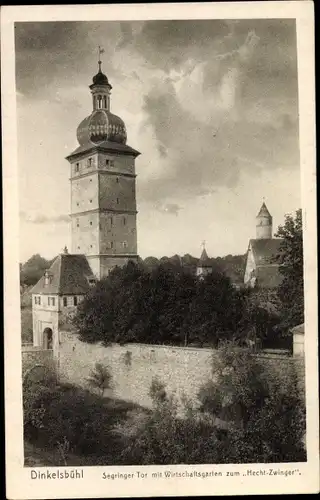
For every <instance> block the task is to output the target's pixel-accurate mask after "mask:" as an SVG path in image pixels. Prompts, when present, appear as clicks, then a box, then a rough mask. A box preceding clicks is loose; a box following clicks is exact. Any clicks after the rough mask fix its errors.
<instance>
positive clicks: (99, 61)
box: [98, 45, 104, 72]
mask: <svg viewBox="0 0 320 500" xmlns="http://www.w3.org/2000/svg"><path fill="white" fill-rule="evenodd" d="M103 53H104V49H102V48H101V47H100V45H99V47H98V54H99V60H98V65H99V72H101V59H100V57H101V54H103Z"/></svg>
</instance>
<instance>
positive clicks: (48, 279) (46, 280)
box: [44, 270, 52, 286]
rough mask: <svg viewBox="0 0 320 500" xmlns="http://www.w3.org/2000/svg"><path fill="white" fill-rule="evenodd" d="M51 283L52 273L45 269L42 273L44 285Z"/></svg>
mask: <svg viewBox="0 0 320 500" xmlns="http://www.w3.org/2000/svg"><path fill="white" fill-rule="evenodd" d="M51 283H52V275H51V274H50V273H49V271H48V270H47V271H45V273H44V286H48V285H51Z"/></svg>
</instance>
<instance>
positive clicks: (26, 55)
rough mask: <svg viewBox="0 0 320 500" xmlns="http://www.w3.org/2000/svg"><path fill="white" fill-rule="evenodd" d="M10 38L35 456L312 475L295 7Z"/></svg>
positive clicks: (63, 464)
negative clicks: (306, 469)
mask: <svg viewBox="0 0 320 500" xmlns="http://www.w3.org/2000/svg"><path fill="white" fill-rule="evenodd" d="M265 3H266V2H265ZM13 43H14V61H13V63H12V64H13V65H14V75H15V97H14V99H15V102H16V118H15V127H16V153H15V154H16V159H17V197H18V206H17V207H16V208H17V211H18V218H19V219H18V245H17V247H18V250H17V252H18V255H19V262H17V263H16V266H19V288H20V298H19V303H20V308H19V310H18V309H17V310H16V312H15V314H16V315H17V316H18V317H19V318H20V323H21V335H20V337H21V343H20V346H21V347H20V346H19V349H20V355H21V375H20V377H19V384H20V386H21V410H22V427H23V431H22V439H23V460H22V463H23V468H24V469H25V470H28V471H29V472H28V473H29V476H30V478H31V480H34V483H35V482H37V481H36V480H38V479H45V478H48V470H49V468H51V467H58V468H59V469H58V472H56V474H57V475H58V476H57V477H58V478H63V477H69V478H70V477H71V478H72V479H77V478H78V479H79V480H80V479H81V478H83V474H84V471H85V470H86V468H87V467H92V466H95V467H96V466H118V467H117V469H116V470H113V469H112V468H111V469H110V468H108V469H105V472H103V474H104V476H106V477H104V476H103V475H102V478H103V479H109V480H110V479H111V480H114V479H117V478H121V479H126V480H128V479H130V474H131V473H133V474H134V472H133V471H132V468H128V469H121V468H119V466H121V467H122V466H123V467H124V466H165V467H164V468H161V469H159V470H158V469H157V472H155V473H154V474H157V476H154V478H155V477H157V478H159V480H160V479H161V478H162V479H165V478H167V479H171V478H174V477H176V476H179V477H184V478H189V479H190V478H197V477H198V478H201V477H202V478H205V477H206V474H207V476H208V475H209V476H210V473H209V472H204V470H203V471H202V469H201V468H197V466H199V465H208V464H211V465H216V466H219V465H227V464H232V465H233V466H234V465H246V466H247V468H246V471H247V472H246V474H242V472H241V475H246V476H250V474H251V473H250V471H251V468H250V467H251V465H256V464H262V465H264V466H266V465H267V464H269V465H272V464H277V467H274V468H271V469H270V470H271V471H273V472H271V473H269V472H267V473H266V474H268V475H274V476H281V475H283V476H286V477H287V475H291V474H292V475H294V474H295V475H296V476H297V475H298V474H300V475H301V473H300V472H297V471H298V470H299V469H298V465H299V464H303V463H307V461H308V459H309V458H310V457H309V456H308V450H307V438H306V436H307V416H306V408H307V403H306V392H307V391H306V347H305V345H307V344H306V343H305V337H306V336H307V335H308V324H309V323H308V321H307V318H306V303H305V297H306V286H305V272H306V271H305V262H306V253H305V244H306V243H305V235H304V230H305V223H306V219H305V217H306V213H307V212H306V207H305V205H304V203H305V202H304V201H303V200H304V197H303V196H302V189H303V185H302V183H303V181H302V179H303V175H302V174H303V170H302V169H303V167H302V161H301V150H300V139H301V137H300V134H301V128H302V127H301V124H300V115H301V109H300V105H301V103H300V102H299V84H300V81H299V78H298V36H297V22H296V19H295V18H294V17H290V16H288V17H286V18H276V16H274V17H263V16H262V17H261V18H253V19H251V18H250V17H249V16H248V17H247V18H243V16H239V18H238V19H237V18H235V17H234V16H232V15H231V11H230V17H229V18H225V17H223V18H221V19H219V18H212V19H211V18H203V19H198V18H196V17H195V18H194V19H193V18H189V19H174V18H172V19H169V18H168V16H166V18H163V19H161V17H160V18H159V19H145V20H144V19H143V20H138V19H137V20H135V19H134V18H132V19H124V20H114V19H111V20H108V17H107V16H104V17H103V18H101V19H99V18H97V19H95V20H84V19H83V20H74V21H72V20H54V19H50V18H49V17H48V19H47V20H46V21H43V20H41V21H38V20H35V21H15V22H14V41H13ZM314 175H315V174H314ZM314 228H316V225H314ZM315 272H316V268H314V273H315ZM310 335H311V334H310ZM310 338H311V337H310ZM309 345H310V344H309ZM16 347H17V348H18V346H16ZM281 464H283V465H286V464H291V466H292V469H290V471H289V472H286V470H285V469H283V471H282V470H280V469H279V467H281ZM295 464H296V466H295ZM175 465H178V466H184V467H182V468H181V467H179V469H177V470H176V469H174V468H173V467H172V466H175ZM188 466H191V467H188ZM278 466H279V467H278ZM67 468H71V469H67ZM55 470H57V469H55ZM139 470H140V469H139ZM141 470H143V469H141ZM219 470H220V469H219V468H217V469H216V471H219ZM266 470H267V471H269V468H268V467H267V468H266ZM66 471H69V472H66ZM121 471H122V472H121ZM66 474H67V476H66ZM70 474H71V476H70ZM219 474H220V473H219V472H215V473H213V472H212V473H211V475H212V476H216V475H219ZM221 474H222V473H221ZM224 474H225V473H224ZM108 475H109V476H110V477H107V476H108ZM112 475H113V476H114V477H111V476H112ZM117 475H118V476H117ZM229 475H231V476H232V475H235V476H236V475H237V473H236V472H234V473H232V472H230V473H229ZM238 475H239V476H240V473H238ZM252 475H255V472H252ZM121 476H122V477H121ZM124 476H127V477H124ZM49 477H50V474H49ZM138 477H139V473H138ZM142 477H143V473H142ZM270 479H271V480H272V478H270ZM47 487H48V486H47ZM48 498H49V497H48ZM56 498H58V497H56Z"/></svg>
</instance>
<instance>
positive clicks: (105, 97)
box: [103, 95, 107, 108]
mask: <svg viewBox="0 0 320 500" xmlns="http://www.w3.org/2000/svg"><path fill="white" fill-rule="evenodd" d="M103 102H104V104H103V107H104V108H107V96H106V95H105V96H104V98H103Z"/></svg>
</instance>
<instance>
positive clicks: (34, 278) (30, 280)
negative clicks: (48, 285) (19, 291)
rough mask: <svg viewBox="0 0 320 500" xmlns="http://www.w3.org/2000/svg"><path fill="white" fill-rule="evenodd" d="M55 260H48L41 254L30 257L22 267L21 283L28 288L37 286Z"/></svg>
mask: <svg viewBox="0 0 320 500" xmlns="http://www.w3.org/2000/svg"><path fill="white" fill-rule="evenodd" d="M54 260H55V259H52V260H46V259H44V258H43V257H41V255H39V254H36V255H33V256H32V257H30V259H29V260H27V262H25V263H24V264H23V265H20V283H21V284H23V285H27V286H30V285H35V284H36V283H37V282H38V281H39V279H40V278H41V276H42V275H43V273H44V272H45V270H46V269H48V268H49V267H50V266H51V264H52V262H53V261H54Z"/></svg>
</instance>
